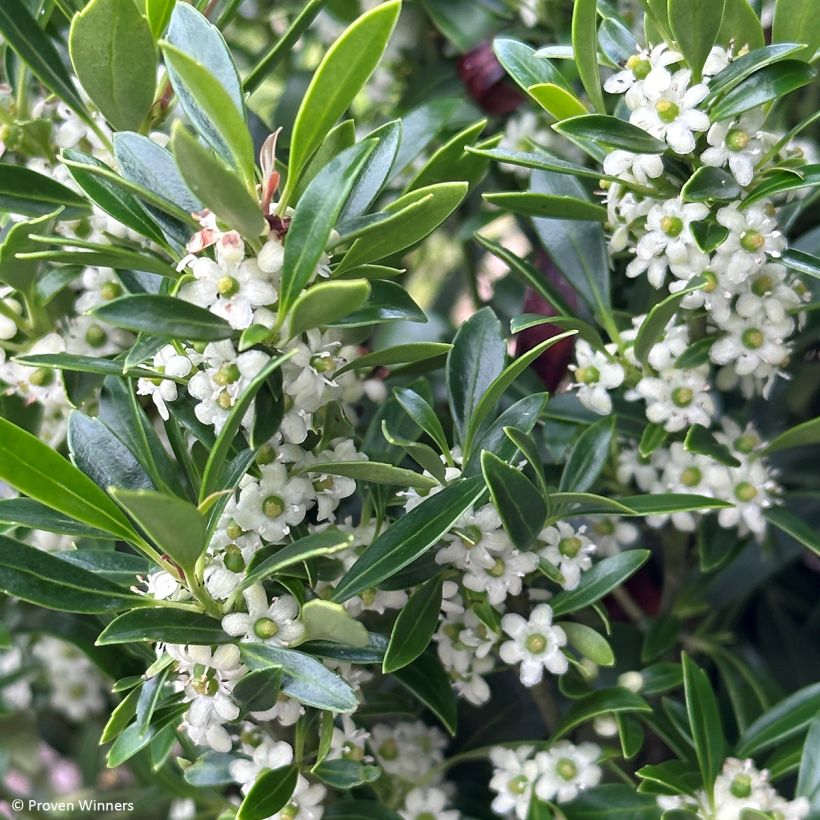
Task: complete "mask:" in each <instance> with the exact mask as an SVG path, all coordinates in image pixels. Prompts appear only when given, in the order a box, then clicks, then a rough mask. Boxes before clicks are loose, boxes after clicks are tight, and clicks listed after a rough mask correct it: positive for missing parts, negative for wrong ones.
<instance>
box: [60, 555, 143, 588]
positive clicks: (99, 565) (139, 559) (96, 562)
mask: <svg viewBox="0 0 820 820" xmlns="http://www.w3.org/2000/svg"><path fill="white" fill-rule="evenodd" d="M55 554H56V556H57V557H58V558H59V559H60V560H61V561H68V563H69V564H74V565H75V566H77V567H82V569H86V570H88V571H89V572H93V573H94V574H95V575H98V576H100V577H101V578H106V579H107V580H109V581H114V582H115V583H117V584H121V585H122V586H125V587H129V588H130V587H132V586H134V584H135V583H136V579H137V576H138V575H147V574H148V573H149V572H150V570H151V562H150V561H148V559H147V558H144V557H143V556H141V555H134V554H133V553H130V552H119V551H116V550H108V549H81V550H63V551H61V552H58V553H55Z"/></svg>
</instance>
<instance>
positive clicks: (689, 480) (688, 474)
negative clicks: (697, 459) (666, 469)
mask: <svg viewBox="0 0 820 820" xmlns="http://www.w3.org/2000/svg"><path fill="white" fill-rule="evenodd" d="M702 478H703V473H702V472H701V469H700V467H687V468H686V469H685V470H684V471H683V472H682V473H681V474H680V481H681V484H683V485H685V486H686V487H697V486H698V484H700V482H701V479H702Z"/></svg>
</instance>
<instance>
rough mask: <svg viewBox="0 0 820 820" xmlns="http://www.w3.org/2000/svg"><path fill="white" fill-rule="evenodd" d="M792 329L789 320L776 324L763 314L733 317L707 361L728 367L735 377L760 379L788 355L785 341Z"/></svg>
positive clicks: (789, 318) (788, 318) (728, 321)
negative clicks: (730, 366) (729, 365)
mask: <svg viewBox="0 0 820 820" xmlns="http://www.w3.org/2000/svg"><path fill="white" fill-rule="evenodd" d="M793 328H794V320H793V319H792V318H791V317H790V316H786V317H783V318H782V319H781V320H780V321H777V320H773V319H772V318H771V317H770V316H767V315H766V313H765V312H762V313H760V314H759V315H757V316H755V317H745V316H741V315H740V314H739V313H735V314H734V315H733V316H730V317H729V318H728V319H727V320H726V322H725V323H724V324H723V326H722V330H723V331H724V335H723V336H722V337H721V338H720V339H718V340H717V341H716V342H715V343H714V344H713V345H712V347H711V348H710V349H709V358H710V359H711V360H712V361H713V362H714V363H715V364H718V365H727V364H731V365H732V368H733V369H734V371H735V372H736V373H737V375H738V376H752V375H753V376H754V377H755V378H756V379H763V378H765V377H767V376H769V375H771V374H772V373H773V372H774V371H776V370H777V368H778V367H779V366H780V365H781V364H783V362H784V361H785V360H786V357H787V356H788V355H789V348H788V345H787V344H786V341H785V339H786V338H787V337H788V336H789V334H790V333H791V331H792V329H793Z"/></svg>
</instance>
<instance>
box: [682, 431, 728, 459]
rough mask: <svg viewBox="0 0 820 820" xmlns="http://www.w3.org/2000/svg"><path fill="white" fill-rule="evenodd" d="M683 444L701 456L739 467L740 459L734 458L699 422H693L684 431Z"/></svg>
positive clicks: (691, 451)
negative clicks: (685, 431)
mask: <svg viewBox="0 0 820 820" xmlns="http://www.w3.org/2000/svg"><path fill="white" fill-rule="evenodd" d="M683 446H684V447H685V448H686V449H687V450H688V451H689V452H690V453H698V454H699V455H702V456H709V458H711V459H713V460H714V461H717V462H718V463H719V464H725V465H727V466H728V467H740V461H739V460H738V459H736V458H735V457H734V456H733V455H732V453H731V451H730V450H729V448H728V447H727V446H726V445H725V444H721V443H720V442H719V441H718V440H717V439H716V438H715V436H714V434H713V433H711V432H710V431H709V430H707V429H706V428H705V427H703V426H702V425H700V424H693V425H692V426H691V427H690V428H689V430H688V431H687V433H686V439H685V440H684V443H683Z"/></svg>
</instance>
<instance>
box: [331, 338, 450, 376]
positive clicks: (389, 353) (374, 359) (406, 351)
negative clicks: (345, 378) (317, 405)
mask: <svg viewBox="0 0 820 820" xmlns="http://www.w3.org/2000/svg"><path fill="white" fill-rule="evenodd" d="M451 348H452V345H450V344H447V343H445V342H409V343H408V344H402V345H395V346H393V347H386V348H384V349H382V350H374V351H373V352H372V353H365V354H364V356H359V358H358V359H352V360H351V361H349V362H348V363H347V364H346V365H344V366H343V367H340V368H339V369H338V370H337V371H336V372H335V373H334V374H333V377H334V378H336V377H338V376H341V375H342V374H343V373H347V372H349V371H351V370H367V369H369V368H371V367H389V366H390V365H393V364H413V363H415V362H423V361H426V360H428V359H435V358H438V357H439V356H446V355H447V354H448V353H449V352H450V349H451Z"/></svg>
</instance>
